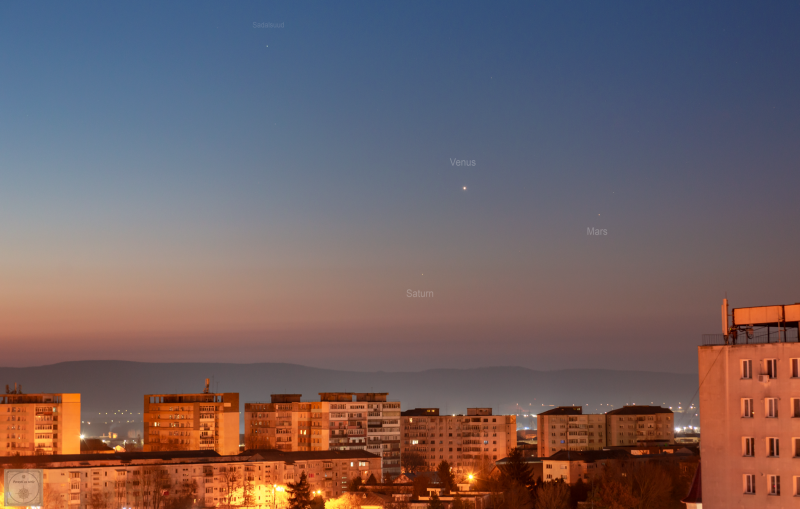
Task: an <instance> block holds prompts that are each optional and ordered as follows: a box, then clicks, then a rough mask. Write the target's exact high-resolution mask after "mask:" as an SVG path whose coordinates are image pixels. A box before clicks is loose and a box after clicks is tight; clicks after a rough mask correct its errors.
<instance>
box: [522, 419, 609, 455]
mask: <svg viewBox="0 0 800 509" xmlns="http://www.w3.org/2000/svg"><path fill="white" fill-rule="evenodd" d="M536 435H537V441H538V444H537V445H538V451H537V452H538V453H539V456H540V457H542V458H547V457H550V456H552V455H553V454H555V453H557V452H559V451H564V450H567V451H592V450H598V449H602V448H603V447H605V446H606V416H605V414H584V413H583V409H582V408H581V407H579V406H575V407H571V406H566V407H557V408H553V409H551V410H547V411H546V412H542V413H540V414H539V415H538V416H537V417H536Z"/></svg>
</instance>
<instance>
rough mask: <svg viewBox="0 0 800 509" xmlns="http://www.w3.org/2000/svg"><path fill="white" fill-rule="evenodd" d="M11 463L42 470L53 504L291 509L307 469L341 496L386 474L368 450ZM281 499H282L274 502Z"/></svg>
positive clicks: (54, 508) (324, 489)
mask: <svg viewBox="0 0 800 509" xmlns="http://www.w3.org/2000/svg"><path fill="white" fill-rule="evenodd" d="M0 464H1V465H3V466H4V467H5V468H19V466H20V465H24V466H26V468H29V467H30V466H31V465H33V466H34V467H35V468H41V469H43V470H44V483H45V487H44V492H45V493H44V495H45V507H47V509H90V508H94V507H125V508H130V509H147V508H152V507H167V506H170V504H174V503H178V502H179V501H182V502H183V504H186V505H185V506H191V507H250V508H258V509H267V508H275V507H276V506H277V507H285V506H286V505H285V501H286V491H285V490H286V485H287V483H290V482H297V481H299V479H300V475H301V473H303V472H305V473H306V475H307V478H308V482H309V484H310V485H311V491H312V492H314V495H315V496H316V495H319V496H322V497H323V498H329V497H337V496H339V495H341V494H342V493H343V492H344V491H346V489H347V487H348V485H349V483H350V481H351V480H352V479H353V478H355V477H358V476H361V477H362V478H366V477H369V475H375V476H376V477H378V476H379V475H380V473H381V458H380V457H377V456H375V455H373V454H370V453H367V452H366V451H320V452H281V451H276V450H267V451H246V452H245V453H242V454H240V455H236V456H220V455H219V454H217V453H214V452H213V451H205V452H203V451H177V452H145V453H116V454H113V455H68V456H53V457H41V456H40V457H33V458H25V457H10V458H3V459H0ZM276 502H277V503H276Z"/></svg>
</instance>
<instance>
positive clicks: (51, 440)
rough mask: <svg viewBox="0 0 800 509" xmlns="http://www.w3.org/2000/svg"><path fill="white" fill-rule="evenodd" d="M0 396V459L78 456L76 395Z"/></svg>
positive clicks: (78, 415)
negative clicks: (60, 455) (50, 455)
mask: <svg viewBox="0 0 800 509" xmlns="http://www.w3.org/2000/svg"><path fill="white" fill-rule="evenodd" d="M17 392H21V390H20V391H18V390H16V389H15V390H14V392H13V393H9V394H0V456H11V455H21V456H29V455H34V454H79V453H80V451H81V395H80V394H18V393H17Z"/></svg>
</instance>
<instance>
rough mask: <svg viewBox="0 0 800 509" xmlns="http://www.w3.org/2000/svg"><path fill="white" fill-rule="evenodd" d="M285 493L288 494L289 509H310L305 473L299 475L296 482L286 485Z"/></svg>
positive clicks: (308, 488)
mask: <svg viewBox="0 0 800 509" xmlns="http://www.w3.org/2000/svg"><path fill="white" fill-rule="evenodd" d="M286 491H288V492H289V509H311V488H310V487H309V485H308V478H307V477H306V473H305V472H303V473H301V474H300V480H299V481H298V482H296V483H291V482H290V483H288V484H287V485H286Z"/></svg>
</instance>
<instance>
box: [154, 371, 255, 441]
mask: <svg viewBox="0 0 800 509" xmlns="http://www.w3.org/2000/svg"><path fill="white" fill-rule="evenodd" d="M206 390H208V386H207V385H206ZM142 416H143V435H144V444H143V448H144V450H145V451H187V450H200V451H203V450H208V451H216V452H218V453H219V454H223V455H229V454H238V452H239V417H240V415H239V393H236V392H226V393H221V394H214V393H209V392H203V393H201V394H146V395H145V396H144V412H143V414H142Z"/></svg>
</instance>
